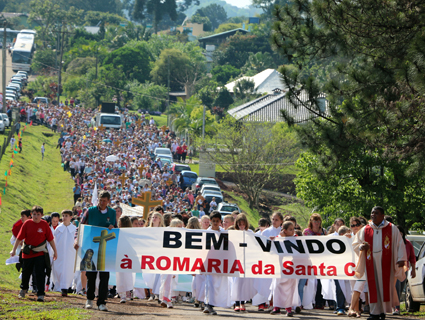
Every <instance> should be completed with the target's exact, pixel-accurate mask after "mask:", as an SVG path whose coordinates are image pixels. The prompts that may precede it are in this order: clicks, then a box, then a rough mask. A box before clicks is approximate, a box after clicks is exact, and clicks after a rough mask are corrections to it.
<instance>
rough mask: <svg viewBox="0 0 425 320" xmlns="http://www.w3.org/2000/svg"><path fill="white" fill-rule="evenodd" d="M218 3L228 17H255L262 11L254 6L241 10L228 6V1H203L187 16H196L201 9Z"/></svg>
mask: <svg viewBox="0 0 425 320" xmlns="http://www.w3.org/2000/svg"><path fill="white" fill-rule="evenodd" d="M213 3H216V4H218V5H221V6H223V8H224V10H226V12H227V17H228V18H231V17H239V16H245V17H254V16H255V15H256V14H261V13H262V10H261V9H258V8H255V7H253V6H246V7H245V8H239V7H236V6H232V5H231V4H228V3H227V2H226V1H222V0H201V1H200V5H199V6H193V7H191V8H189V9H187V10H186V11H185V14H186V15H187V16H188V17H191V16H192V15H193V14H195V12H196V10H198V9H199V8H203V7H206V6H208V5H210V4H213Z"/></svg>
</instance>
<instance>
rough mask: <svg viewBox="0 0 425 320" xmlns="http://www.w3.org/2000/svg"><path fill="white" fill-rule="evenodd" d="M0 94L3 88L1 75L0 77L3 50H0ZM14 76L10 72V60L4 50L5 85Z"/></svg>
mask: <svg viewBox="0 0 425 320" xmlns="http://www.w3.org/2000/svg"><path fill="white" fill-rule="evenodd" d="M0 66H1V68H0V92H1V91H2V88H3V75H2V72H3V71H2V68H3V50H2V49H0ZM14 74H15V72H13V70H12V59H11V57H10V55H9V54H8V53H7V50H6V84H8V83H9V80H10V78H11V77H12V76H13V75H14Z"/></svg>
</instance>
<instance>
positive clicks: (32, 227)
mask: <svg viewBox="0 0 425 320" xmlns="http://www.w3.org/2000/svg"><path fill="white" fill-rule="evenodd" d="M42 216H43V208H42V207H40V206H34V207H33V208H32V220H27V221H25V223H24V224H23V226H22V228H21V231H19V234H18V237H17V240H16V242H15V245H14V246H13V250H12V252H10V256H11V257H13V256H14V255H15V254H16V249H17V248H18V246H19V245H20V244H21V242H22V241H23V240H25V246H31V248H30V250H29V252H27V253H25V251H26V250H25V248H24V249H23V250H22V259H23V265H22V282H21V291H20V292H19V297H21V298H25V294H26V293H27V291H28V288H29V280H30V277H31V274H32V272H33V270H35V272H36V275H37V276H36V281H37V301H40V302H43V301H44V282H45V278H46V276H45V269H46V259H45V257H44V254H45V253H46V252H47V247H46V242H49V243H50V245H51V246H52V249H53V252H54V253H53V260H56V258H57V251H56V245H55V241H54V239H53V234H52V230H51V229H50V227H49V224H48V223H47V222H46V221H44V220H42V219H41V217H42ZM43 242H44V244H43ZM42 244H43V245H42Z"/></svg>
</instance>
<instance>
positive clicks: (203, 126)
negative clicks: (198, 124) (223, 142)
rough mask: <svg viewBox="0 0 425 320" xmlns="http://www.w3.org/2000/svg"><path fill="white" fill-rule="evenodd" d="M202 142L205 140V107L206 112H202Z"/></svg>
mask: <svg viewBox="0 0 425 320" xmlns="http://www.w3.org/2000/svg"><path fill="white" fill-rule="evenodd" d="M202 140H205V105H204V111H203V112H202Z"/></svg>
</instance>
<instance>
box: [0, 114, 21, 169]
mask: <svg viewBox="0 0 425 320" xmlns="http://www.w3.org/2000/svg"><path fill="white" fill-rule="evenodd" d="M17 124H18V122H17V123H15V124H14V125H12V126H10V131H9V134H8V136H7V138H4V142H3V146H2V147H1V153H0V161H1V158H3V155H4V154H5V153H6V148H7V146H8V145H9V143H10V139H12V136H13V135H14V134H15V133H16V125H17Z"/></svg>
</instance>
